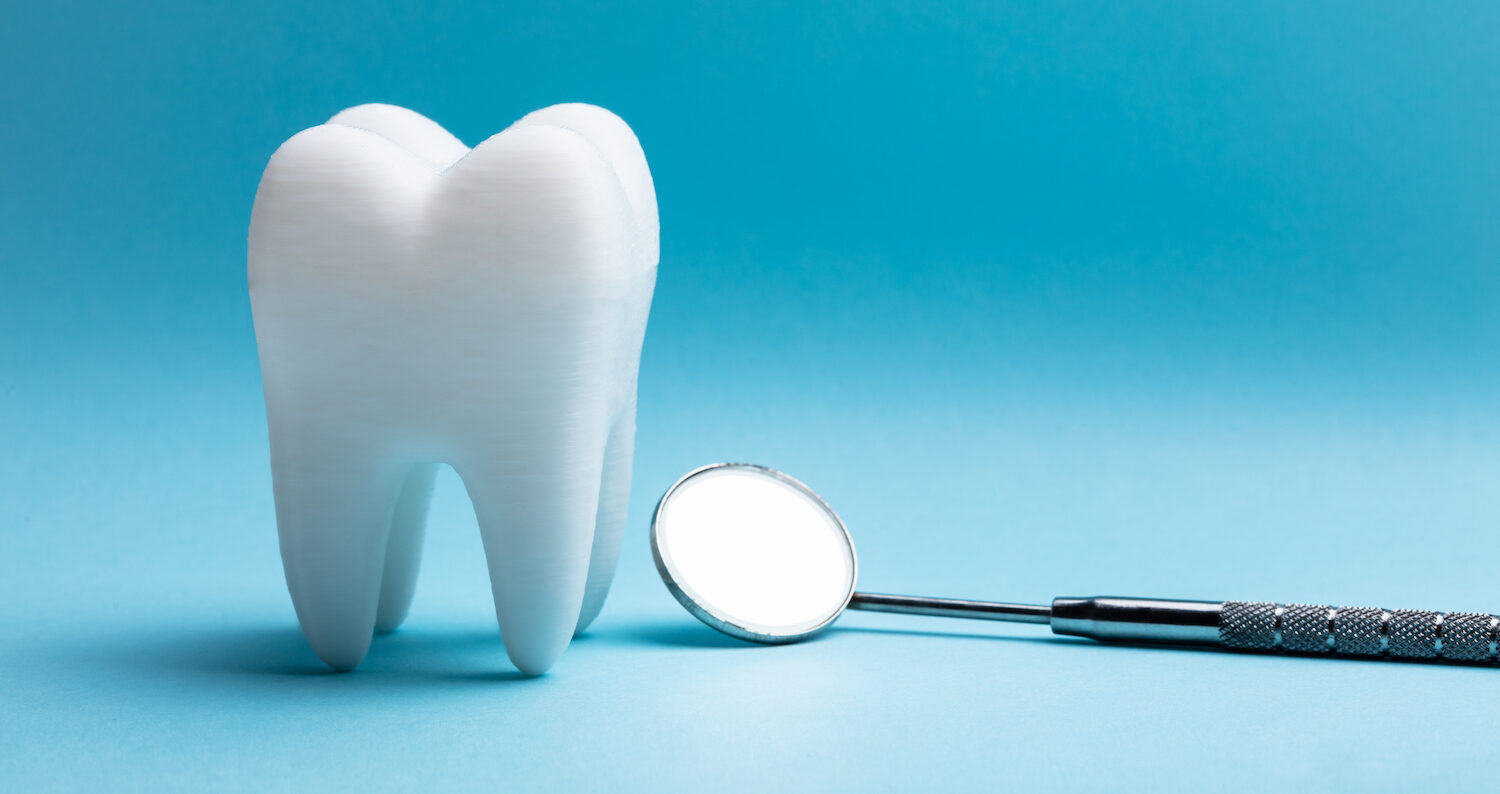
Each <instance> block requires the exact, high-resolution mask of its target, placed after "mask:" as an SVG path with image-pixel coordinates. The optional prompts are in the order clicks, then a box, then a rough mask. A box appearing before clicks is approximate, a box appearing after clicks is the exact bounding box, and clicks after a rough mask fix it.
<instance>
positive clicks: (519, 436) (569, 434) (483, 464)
mask: <svg viewBox="0 0 1500 794" xmlns="http://www.w3.org/2000/svg"><path fill="white" fill-rule="evenodd" d="M657 235H658V232H657V220H656V201H655V192H654V188H653V186H652V184H651V177H650V173H649V171H648V170H647V168H646V163H645V158H644V155H643V154H642V153H641V150H640V146H639V144H638V143H637V142H636V140H635V136H634V135H633V134H632V133H631V132H630V130H629V128H628V127H626V126H625V124H624V122H622V121H620V120H619V119H618V118H617V117H615V116H614V115H613V114H610V113H609V112H608V111H605V110H602V109H600V108H595V107H592V106H587V105H558V106H554V107H551V108H547V109H544V110H541V111H538V112H536V113H533V114H531V115H529V116H527V117H526V118H524V119H522V120H521V121H519V122H517V123H516V124H515V125H513V126H512V127H511V128H509V129H507V130H506V131H504V132H502V133H500V134H498V135H496V136H494V137H492V138H490V139H489V140H487V141H485V142H484V143H482V144H480V145H479V146H477V147H475V148H474V149H473V150H472V151H470V150H468V149H466V148H464V147H463V145H462V144H461V143H459V142H458V141H457V139H455V138H453V137H452V136H451V135H449V134H448V133H446V132H445V131H443V130H442V129H441V128H440V127H438V126H437V125H436V124H434V123H433V122H431V121H429V120H427V119H425V118H423V117H421V116H419V115H417V114H415V113H412V112H410V111H406V110H402V109H400V108H394V107H390V106H379V105H375V106H371V105H366V106H360V107H358V108H352V109H350V110H347V111H344V112H343V113H340V114H338V115H337V116H335V117H334V118H333V119H332V120H331V121H330V122H329V123H328V124H324V125H322V126H319V127H314V128H312V129H309V130H305V131H303V132H301V133H298V134H297V135H295V136H293V137H292V138H291V139H290V140H288V141H287V142H286V143H285V144H283V145H282V147H281V148H280V149H279V150H278V151H277V152H276V154H275V155H274V156H273V157H272V158H271V162H270V164H269V165H268V166H267V168H266V171H265V175H264V176H263V178H262V180H261V185H260V189H259V191H258V193H257V195H256V201H255V208H254V210H253V213H252V218H251V227H250V246H249V280H250V293H251V300H252V306H253V310H254V315H255V326H256V339H257V343H258V346H259V349H260V354H261V367H262V375H263V380H264V383H265V393H266V408H267V416H268V420H269V423H270V439H271V457H272V471H273V478H274V481H275V487H276V500H277V521H278V526H279V529H280V534H281V541H282V557H283V562H284V563H285V565H286V571H287V582H288V588H289V590H291V593H292V597H293V603H294V605H295V606H296V607H297V611H298V616H299V619H300V620H301V622H302V625H303V630H304V633H306V634H307V636H308V639H309V641H310V642H311V643H312V645H313V647H314V649H315V650H316V651H318V653H319V655H320V656H321V657H322V658H323V659H324V660H325V661H327V662H328V663H329V664H330V665H332V666H334V667H338V668H351V667H353V666H354V665H356V664H358V662H359V660H360V659H361V658H363V656H364V653H365V651H366V650H367V649H368V646H369V639H370V633H371V631H372V630H373V629H374V628H376V627H377V626H379V627H380V628H383V629H390V628H394V627H395V625H396V624H398V623H399V622H400V620H401V618H402V617H404V615H405V612H406V608H407V605H408V604H409V600H410V590H411V587H412V585H413V583H414V580H415V575H416V564H417V557H418V556H419V552H420V536H421V532H422V522H423V521H424V520H425V512H426V497H427V495H430V492H431V481H432V476H433V473H434V472H435V464H437V463H443V462H446V463H450V464H452V465H453V466H454V468H455V469H456V470H457V471H458V473H459V474H460V476H461V477H463V479H464V482H465V486H466V487H467V489H468V490H469V493H470V496H471V498H473V500H474V502H475V509H476V514H477V515H478V517H479V519H480V524H481V530H482V532H483V533H484V539H485V548H486V553H487V556H488V557H489V559H490V572H491V580H492V585H493V586H494V590H495V592H494V595H495V601H496V611H497V615H498V616H499V618H500V622H501V631H502V634H503V635H504V637H505V640H506V650H507V652H508V653H509V654H510V656H511V657H512V660H513V661H515V662H516V664H517V665H518V666H519V667H521V668H522V669H523V670H525V671H527V672H533V673H536V672H542V671H544V670H545V669H546V668H547V667H549V666H550V665H551V664H552V662H553V661H554V660H555V659H556V656H557V655H558V654H560V653H561V651H562V649H563V647H565V646H566V644H567V638H568V637H569V636H570V635H571V634H572V633H573V631H574V630H575V628H576V629H578V630H581V629H582V628H583V627H585V626H586V625H587V623H588V622H589V621H590V620H591V619H592V618H593V616H594V615H595V614H597V612H598V609H599V607H600V605H602V601H603V596H604V593H605V592H606V591H607V589H608V584H609V580H610V577H611V576H612V573H613V569H614V560H615V556H616V555H617V553H618V543H619V535H620V532H621V530H622V528H623V526H622V525H623V520H624V507H625V504H624V503H625V496H626V494H628V490H629V468H630V454H631V448H632V443H633V441H632V440H633V435H634V414H635V391H636V387H635V383H636V373H637V368H638V363H639V358H640V348H641V342H642V339H643V336H644V333H645V325H646V317H647V313H648V311H649V307H650V301H651V294H652V290H653V288H654V283H655V273H656V261H657V252H658V239H657ZM585 592H587V595H585Z"/></svg>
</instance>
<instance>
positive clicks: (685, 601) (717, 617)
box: [651, 463, 859, 645]
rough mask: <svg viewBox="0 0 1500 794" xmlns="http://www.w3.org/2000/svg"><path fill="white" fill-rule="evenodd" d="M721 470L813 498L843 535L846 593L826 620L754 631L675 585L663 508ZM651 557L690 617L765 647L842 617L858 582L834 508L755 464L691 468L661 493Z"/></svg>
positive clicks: (653, 518) (809, 633) (856, 560)
mask: <svg viewBox="0 0 1500 794" xmlns="http://www.w3.org/2000/svg"><path fill="white" fill-rule="evenodd" d="M722 469H743V470H745V471H749V472H752V473H754V474H757V475H760V476H764V477H770V478H772V479H774V480H779V481H780V482H781V483H783V484H785V485H789V486H791V487H792V488H793V489H795V490H797V491H799V492H801V493H802V494H803V495H805V496H807V497H808V498H810V499H812V501H813V503H814V504H816V505H817V506H818V507H820V508H821V509H822V510H823V512H824V513H826V514H827V515H828V517H829V518H832V519H833V524H834V526H836V527H838V529H839V532H840V533H842V535H843V540H844V548H846V549H848V550H849V591H848V592H846V593H844V599H843V601H842V602H841V603H840V604H839V607H838V609H835V610H834V611H833V613H832V614H830V615H829V616H828V617H827V618H826V619H825V620H823V621H822V622H820V623H818V624H817V625H815V626H813V627H811V628H808V629H806V630H804V631H800V632H797V633H796V634H767V633H765V632H763V631H756V630H755V629H752V628H750V627H748V626H745V625H742V624H740V623H736V622H735V620H734V618H732V617H731V616H729V615H723V614H720V613H718V612H716V611H715V610H713V609H711V608H710V607H709V606H708V605H706V604H700V603H698V602H697V601H695V600H693V598H692V597H691V596H689V595H688V594H687V591H685V590H683V589H682V587H681V586H680V585H679V584H678V583H677V576H676V574H675V573H674V572H673V571H672V570H670V569H669V567H668V565H667V561H666V559H665V558H664V557H663V556H662V553H661V541H660V537H659V531H658V526H659V523H660V520H661V513H662V508H663V507H664V506H665V505H666V503H667V500H668V499H671V498H672V494H674V493H676V492H677V489H678V488H680V487H682V485H684V484H685V483H687V482H688V481H689V480H691V479H693V478H694V477H698V476H700V475H703V474H707V473H708V472H711V471H719V470H722ZM651 558H652V559H653V560H655V561H656V572H657V573H659V574H661V580H662V582H663V583H665V584H666V586H667V590H669V591H671V593H672V597H673V598H676V599H677V602H678V603H679V604H682V606H683V607H684V608H685V609H687V611H688V612H690V613H692V615H693V617H696V618H697V619H699V620H701V621H703V623H705V624H706V625H708V626H709V627H710V628H713V629H716V630H718V631H721V632H723V633H725V634H728V635H730V636H731V637H738V638H739V639H742V640H749V641H750V642H758V643H763V644H767V645H781V644H785V643H789V642H797V641H799V640H803V639H806V638H807V637H809V636H812V635H813V634H816V633H818V632H819V631H822V630H823V629H825V628H827V627H828V624H830V623H832V622H834V621H835V620H838V617H839V615H842V614H844V610H845V609H847V608H848V607H849V599H851V598H853V597H854V588H855V585H856V584H857V583H858V581H859V556H858V555H857V554H856V553H855V551H854V539H853V538H852V537H850V535H849V528H848V527H847V526H844V520H843V519H842V518H839V514H838V513H836V512H834V510H833V508H832V507H830V506H829V505H828V503H827V502H825V501H823V497H821V496H818V494H817V492H815V491H814V490H813V489H811V488H809V487H807V485H806V484H804V483H803V482H802V481H801V480H798V479H797V478H795V477H793V476H791V475H790V474H786V473H784V472H780V471H777V470H776V469H773V468H770V467H768V466H760V465H757V464H754V463H710V464H708V465H707V466H699V467H698V468H696V469H693V470H692V471H690V472H688V473H687V474H684V475H682V476H681V477H679V478H678V479H677V482H674V483H672V487H670V488H668V489H667V492H666V493H664V494H662V496H661V499H659V500H657V502H656V509H655V510H653V511H652V513H651Z"/></svg>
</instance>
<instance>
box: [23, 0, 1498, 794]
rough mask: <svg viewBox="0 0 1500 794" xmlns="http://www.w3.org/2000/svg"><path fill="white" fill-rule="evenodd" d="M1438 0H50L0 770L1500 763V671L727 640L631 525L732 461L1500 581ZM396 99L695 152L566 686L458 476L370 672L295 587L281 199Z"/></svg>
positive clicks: (1327, 579)
mask: <svg viewBox="0 0 1500 794" xmlns="http://www.w3.org/2000/svg"><path fill="white" fill-rule="evenodd" d="M1416 5H1417V4H1385V3H1368V2H1361V3H1303V2H1284V3H1247V2H1234V3H1183V4H1173V5H1166V4H1151V3H1138V2H1131V3H1119V2H1099V3H1057V4H1050V5H1048V4H1035V3H1014V4H993V3H973V4H965V3H952V2H930V1H928V2H915V3H902V4H893V3H887V4H883V5H877V4H866V3H854V2H847V3H845V2H834V3H811V4H808V3H755V4H746V5H744V6H734V5H718V4H706V3H705V4H698V3H651V4H635V3H618V4H597V5H539V6H533V7H527V8H520V7H510V6H506V7H503V8H485V7H483V6H482V5H481V4H471V5H459V4H452V3H410V4H406V5H403V6H399V7H393V8H378V7H375V6H374V5H372V4H368V3H354V2H348V3H321V4H316V5H309V4H304V3H293V2H265V1H264V0H262V1H261V2H254V3H250V2H246V3H241V4H238V5H229V4H224V5H219V4H204V3H188V2H155V3H150V4H125V3H99V2H83V3H80V2H66V1H65V0H59V2H52V3H14V4H8V5H7V8H6V9H5V10H4V11H3V12H0V75H3V79H0V107H3V108H4V111H3V114H0V119H3V120H0V152H3V156H0V163H3V171H0V180H3V181H0V444H3V449H4V452H5V454H4V455H3V456H0V516H3V519H0V788H5V789H8V790H30V789H33V788H37V787H44V788H51V787H54V786H55V787H82V786H84V785H85V784H94V787H100V786H98V785H97V784H100V783H102V784H104V786H102V787H106V788H111V789H129V788H143V789H159V788H167V787H170V788H184V789H201V788H204V787H208V788H213V789H239V788H243V789H276V788H293V789H298V790H312V789H317V788H346V787H349V788H352V787H356V786H358V787H367V788H374V789H385V788H407V789H415V788H418V787H425V786H429V785H434V784H435V785H437V786H438V787H440V788H443V789H454V788H475V789H484V790H493V789H496V788H499V789H505V790H525V789H554V790H580V789H600V788H604V787H605V786H606V785H607V786H609V787H610V788H612V789H618V790H633V789H640V790H714V791H719V790H781V791H795V790H813V789H845V790H860V791H865V790H917V789H927V790H993V789H995V788H998V787H1006V788H1020V789H1028V790H1031V789H1075V790H1079V789H1094V790H1099V789H1114V790H1161V789H1181V790H1193V789H1202V788H1212V789H1223V790H1234V789H1242V790H1263V789H1267V788H1270V787H1273V786H1289V787H1294V788H1311V787H1316V788H1344V789H1372V788H1373V789H1383V788H1397V787H1403V788H1404V787H1419V788H1432V789H1444V788H1446V789H1450V790H1483V789H1492V788H1493V787H1494V785H1495V783H1496V778H1495V773H1494V765H1493V750H1494V746H1495V743H1496V741H1497V740H1500V719H1497V717H1496V713H1495V709H1494V707H1493V704H1494V693H1496V692H1497V691H1500V671H1497V670H1493V669H1482V668H1449V667H1439V666H1430V665H1413V664H1385V663H1357V662H1338V661H1330V660H1320V659H1287V658H1267V657H1254V656H1245V655H1229V654H1218V653H1210V652H1197V653H1185V652H1180V651H1172V650H1151V649H1141V648H1111V647H1103V646H1098V645H1093V644H1089V643H1086V642H1082V641H1077V642H1075V641H1070V640H1060V639H1053V638H1049V637H1046V636H1044V634H1043V633H1039V632H1038V631H1036V630H1035V628H1032V627H1024V626H1020V627H1006V626H996V625H988V624H979V623H968V622H944V621H937V620H921V619H908V618H896V617H891V616H880V615H860V614H851V615H848V616H846V617H845V618H844V619H842V620H840V621H839V623H838V624H837V627H836V628H835V629H834V630H832V631H830V632H828V633H827V634H826V635H824V636H823V637H822V638H820V639H818V640H816V641H813V642H809V643H806V644H802V645H798V646H793V647H784V648H757V647H749V646H742V645H739V644H737V643H735V642H733V641H730V640H726V639H721V638H720V637H718V635H716V634H714V633H713V632H711V631H710V630H709V629H707V628H705V627H702V626H700V625H699V624H697V623H696V622H695V621H694V620H693V619H692V618H691V617H689V616H688V615H687V614H686V613H685V612H683V611H682V610H681V609H680V608H679V607H678V605H677V604H676V603H675V602H674V601H673V600H672V599H671V597H670V596H669V595H668V594H667V592H666V590H665V589H664V588H663V587H662V586H661V584H660V582H659V580H658V579H657V576H656V573H655V571H654V569H653V568H652V565H651V561H650V555H649V550H648V547H647V540H646V537H647V536H646V531H647V521H648V517H649V511H650V508H651V506H652V505H653V504H654V502H655V499H656V497H657V496H658V495H659V494H660V492H661V491H662V490H663V489H665V488H666V486H667V485H668V484H670V483H671V482H672V481H673V480H674V479H675V478H676V477H677V476H678V475H679V474H681V473H683V472H684V471H686V470H688V469H690V468H693V467H695V466H698V465H700V464H703V463H707V462H711V461H715V460H721V459H741V460H752V461H756V462H761V463H765V464H768V465H772V466H776V467H778V468H782V469H784V470H786V471H788V472H790V473H792V474H793V475H795V476H798V477H800V478H802V479H804V480H805V481H807V482H808V483H810V484H811V485H812V486H813V487H814V488H816V489H818V490H819V491H821V492H822V493H823V495H824V496H825V497H826V498H827V499H828V500H829V501H830V502H831V503H832V504H833V505H835V506H836V507H837V508H839V510H840V511H841V513H842V514H843V516H844V518H845V520H846V521H847V522H848V524H849V525H850V527H851V529H852V531H853V533H854V537H855V539H856V541H857V542H858V544H859V553H860V559H861V569H862V570H861V574H862V577H861V582H860V583H861V585H862V586H863V587H864V588H866V589H871V590H878V591H888V592H909V593H916V594H931V595H950V596H961V597H975V598H987V597H988V598H1000V599H1012V600H1028V599H1029V600H1042V599H1047V598H1050V597H1052V596H1054V595H1063V594H1068V595H1087V594H1095V593H1123V594H1132V595H1159V596H1176V597H1202V598H1213V599H1219V598H1249V599H1255V598H1268V599H1281V600H1309V601H1314V602H1325V601H1326V602H1334V603H1354V604H1361V603H1365V604H1373V605H1384V606H1387V607H1391V606H1397V607H1434V608H1439V609H1477V610H1495V609H1500V591H1497V588H1496V586H1495V582H1496V575H1495V571H1496V560H1497V559H1500V557H1497V555H1500V537H1497V533H1496V531H1495V530H1496V527H1497V521H1500V488H1497V482H1500V445H1497V442H1500V416H1497V411H1496V401H1495V396H1496V394H1497V386H1500V355H1497V354H1500V268H1497V265H1500V147H1497V144H1496V142H1497V141H1500V47H1497V46H1496V42H1497V41H1500V12H1497V11H1496V6H1495V5H1494V4H1492V3H1482V2H1480V3H1461V2H1456V3H1441V4H1435V5H1434V6H1432V7H1422V8H1418V7H1415V6H1416ZM371 101H381V102H390V103H395V104H400V105H405V106H408V107H411V108H413V109H415V110H418V111H420V112H422V113H424V114H426V115H428V116H430V117H431V118H433V119H435V120H438V121H439V122H440V123H442V124H444V125H446V126H448V127H449V128H450V129H451V130H453V131H454V132H455V133H456V134H457V135H459V136H460V137H461V138H463V139H464V140H465V141H466V142H468V143H470V144H473V143H475V142H477V141H479V140H482V139H483V138H484V137H485V136H487V135H489V134H491V133H493V132H496V131H498V130H500V129H502V128H503V127H505V126H506V125H507V124H509V123H510V122H511V121H512V120H514V119H516V118H518V117H520V116H521V115H522V114H524V113H526V112H528V111H530V110H533V109H535V108H538V107H541V106H544V105H548V104H552V103H554V102H561V101H587V102H593V103H596V104H600V105H604V106H606V107H609V108H611V109H613V110H615V111H617V112H618V113H619V114H620V115H621V116H623V117H624V118H625V119H626V120H627V121H628V122H629V123H630V124H631V125H632V126H633V127H634V128H635V130H636V132H637V133H638V134H639V136H640V138H641V140H642V142H643V144H644V146H645V149H646V152H647V156H648V158H649V159H650V162H651V166H652V170H653V173H654V176H655V179H656V186H657V190H658V193H659V196H660V207H661V220H662V259H661V267H660V276H659V284H658V290H657V300H656V304H655V307H654V311H653V315H652V319H651V326H650V330H649V333H648V337H647V341H646V347H645V353H644V357H643V360H642V370H641V386H640V389H641V391H640V399H641V403H640V405H641V407H640V434H639V442H638V453H637V462H636V473H637V478H636V484H635V490H634V494H633V502H632V505H631V521H630V525H629V529H628V532H627V536H626V546H625V552H624V554H623V557H622V559H621V562H620V569H619V575H618V578H617V584H616V585H615V589H614V591H613V592H612V594H611V598H610V601H609V603H608V605H607V606H606V608H605V611H604V613H603V615H602V616H601V617H600V619H599V620H598V622H597V623H596V624H595V628H594V629H593V630H592V631H591V632H590V633H589V635H588V636H586V637H584V638H582V639H580V640H578V641H576V642H575V643H574V645H573V647H572V648H571V649H570V650H569V651H568V653H567V654H566V655H565V656H564V657H563V659H562V661H561V663H560V664H559V665H558V666H557V667H556V668H555V669H554V670H553V672H552V673H551V674H549V675H547V676H545V677H543V678H540V679H529V680H528V679H520V678H519V677H518V675H517V674H516V673H515V672H514V670H513V668H511V667H510V665H509V663H508V662H507V661H506V659H505V656H504V654H503V650H502V647H501V645H500V642H499V640H498V638H497V636H496V632H495V628H494V616H493V611H492V607H491V603H490V598H489V592H488V587H487V583H486V581H485V573H484V565H483V562H482V557H481V552H480V546H479V540H478V532H477V529H476V527H475V526H474V518H473V514H472V511H471V509H470V507H469V505H468V503H467V501H466V499H465V497H464V495H463V493H462V490H461V488H460V486H459V485H458V482H457V480H456V478H454V477H453V476H452V474H451V473H445V474H444V475H443V477H442V478H441V479H440V483H439V492H438V495H437V499H436V502H435V508H434V515H433V518H432V522H431V528H430V532H429V539H428V545H427V559H426V561H425V566H424V570H423V572H422V579H421V582H420V585H419V588H418V592H417V599H416V603H415V607H414V609H413V611H412V614H411V618H410V619H409V621H408V622H407V624H406V627H405V628H403V629H402V630H401V631H400V632H398V633H397V634H395V635H393V636H390V637H387V638H382V639H379V640H377V642H376V643H375V646H374V649H373V650H372V651H371V653H370V655H369V657H368V659H367V660H366V662H365V663H364V665H363V666H362V667H361V668H360V669H359V670H358V671H357V672H356V673H353V674H349V675H333V674H326V673H325V672H324V670H323V668H322V667H321V665H320V664H319V662H318V661H317V659H316V658H315V657H314V656H313V654H312V653H311V651H310V650H309V649H308V648H307V646H306V644H305V642H304V641H303V640H302V638H301V635H300V634H299V633H298V631H297V628H296V623H295V619H294V616H293V614H292V609H291V605H290V602H289V599H288V598H287V595H286V591H285V587H284V583H283V581H282V577H281V569H280V561H279V557H278V552H277V547H276V533H275V522H274V515H273V509H272V499H271V487H270V477H269V475H270V472H269V467H268V462H267V451H266V428H265V417H264V410H263V406H262V402H261V392H260V383H259V372H258V367H257V361H256V352H255V343H254V337H253V333H252V328H251V321H250V312H249V304H248V301H247V297H246V289H245V271H244V266H245V262H244V257H245V230H246V226H247V223H248V219H249V211H250V204H251V200H252V198H253V195H254V191H255V185H256V182H257V180H258V179H259V175H260V171H261V169H262V167H263V166H264V164H265V162H266V159H267V158H268V157H269V156H270V154H271V152H272V151H273V150H274V149H275V147H276V146H277V145H278V144H279V143H280V142H281V141H282V140H284V139H285V138H287V137H288V136H290V135H291V134H292V133H294V132H296V131H297V130H299V129H302V128H304V127H308V126H311V125H314V124H317V123H319V122H321V121H323V120H324V119H326V118H327V117H328V116H330V115H332V114H333V113H334V112H336V111H338V110H339V109H341V108H344V107H347V106H350V105H354V104H358V103H362V102H371Z"/></svg>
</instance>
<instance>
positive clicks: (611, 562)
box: [574, 401, 635, 634]
mask: <svg viewBox="0 0 1500 794" xmlns="http://www.w3.org/2000/svg"><path fill="white" fill-rule="evenodd" d="M634 453H635V405H634V401H632V402H631V405H629V406H628V407H627V408H626V410H625V411H624V412H623V413H622V415H621V416H620V418H618V419H616V420H615V423H614V427H613V428H612V429H611V430H610V434H609V441H608V443H607V445H606V446H605V448H604V470H603V473H602V475H601V477H600V484H599V509H598V511H597V512H596V513H595V517H594V545H593V551H592V553H591V554H590V555H589V574H588V583H587V585H586V586H585V587H584V592H583V611H582V612H581V613H579V615H578V625H577V627H576V628H575V629H574V633H575V634H582V633H583V631H584V630H585V629H587V628H588V627H589V624H590V623H593V622H594V618H597V617H599V610H601V609H603V608H604V597H605V596H606V595H608V594H609V585H610V582H611V581H613V580H614V577H615V564H616V562H618V560H619V558H620V542H621V540H622V539H623V538H624V535H625V519H626V515H627V511H628V508H629V506H630V469H631V460H632V458H633V457H634Z"/></svg>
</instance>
